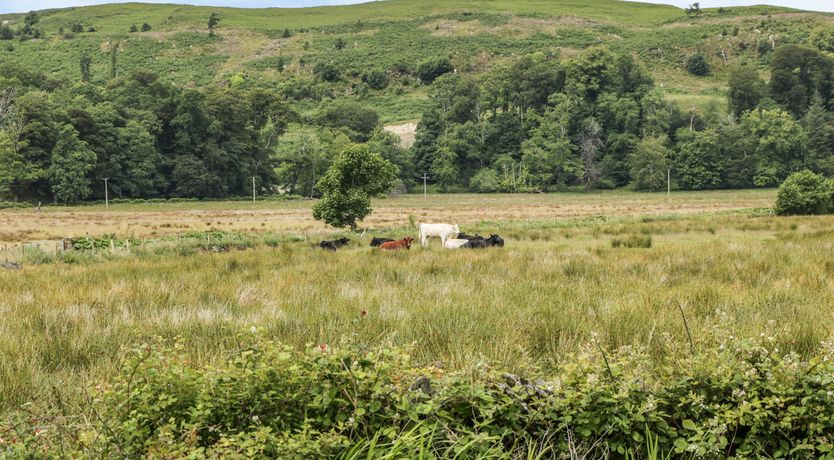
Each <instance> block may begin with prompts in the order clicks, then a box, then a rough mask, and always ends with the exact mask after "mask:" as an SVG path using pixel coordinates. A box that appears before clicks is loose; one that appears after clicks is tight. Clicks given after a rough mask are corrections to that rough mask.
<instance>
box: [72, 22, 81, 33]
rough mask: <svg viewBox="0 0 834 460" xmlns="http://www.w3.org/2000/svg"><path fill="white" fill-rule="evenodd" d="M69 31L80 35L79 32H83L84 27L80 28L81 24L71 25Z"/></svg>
mask: <svg viewBox="0 0 834 460" xmlns="http://www.w3.org/2000/svg"><path fill="white" fill-rule="evenodd" d="M70 30H71V31H72V32H73V33H76V34H80V33H81V32H84V26H82V25H81V24H77V23H76V24H73V25H72V27H70Z"/></svg>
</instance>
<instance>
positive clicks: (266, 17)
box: [0, 0, 834, 123]
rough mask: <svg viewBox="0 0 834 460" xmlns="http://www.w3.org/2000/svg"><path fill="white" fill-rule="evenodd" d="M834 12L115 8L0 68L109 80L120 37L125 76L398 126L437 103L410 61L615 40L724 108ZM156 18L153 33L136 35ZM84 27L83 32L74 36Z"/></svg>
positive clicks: (691, 101) (419, 4) (68, 20)
mask: <svg viewBox="0 0 834 460" xmlns="http://www.w3.org/2000/svg"><path fill="white" fill-rule="evenodd" d="M212 12H216V13H218V14H219V17H220V23H219V26H218V28H217V34H216V36H215V37H209V36H208V34H207V32H206V20H207V18H208V16H209V14H211V13H212ZM24 16H25V15H20V14H18V15H2V16H0V21H3V22H4V23H6V25H8V26H9V27H10V28H12V29H15V28H17V27H20V26H21V23H22V21H23V18H24ZM832 19H834V18H832V16H831V15H824V14H820V13H806V12H800V11H796V10H788V9H784V8H777V7H749V8H727V9H721V10H706V11H704V12H703V13H702V14H701V15H699V16H697V17H688V16H687V15H686V14H685V13H684V11H683V10H681V9H678V8H675V7H671V6H662V5H649V4H642V3H631V2H622V1H616V0H591V1H558V2H553V1H542V0H521V1H500V0H496V1H483V0H482V1H474V0H470V1H462V2H441V1H438V0H417V1H413V0H387V1H383V2H373V3H367V4H360V5H351V6H339V7H319V8H305V9H280V8H271V9H236V8H212V7H194V6H182V5H150V4H141V3H131V4H118V5H115V4H112V5H101V6H91V7H82V8H69V9H60V10H46V11H43V12H41V14H40V21H39V23H38V24H37V27H38V28H39V29H41V30H42V31H43V35H44V38H42V39H31V40H27V41H18V40H16V39H15V40H8V41H0V66H10V65H14V66H21V67H24V68H27V69H31V70H35V71H39V72H46V73H49V74H51V75H53V76H55V77H59V78H63V79H67V80H70V81H74V80H79V79H80V72H79V56H80V55H81V54H82V52H85V51H86V52H88V53H90V55H91V57H92V65H91V71H92V79H93V81H94V82H96V81H98V82H105V81H106V80H107V79H108V78H109V65H110V57H109V52H108V51H109V47H110V44H111V43H118V46H119V54H118V71H119V73H128V72H131V71H133V70H136V69H146V70H151V71H153V72H156V73H157V74H159V75H160V76H161V77H162V78H164V79H167V80H169V81H171V82H173V83H175V84H177V85H180V86H186V87H189V86H196V87H203V86H206V85H227V84H229V83H230V81H231V82H232V83H233V84H246V82H257V83H258V84H259V85H261V86H272V87H275V88H282V89H283V92H284V93H285V94H286V93H292V94H295V95H296V96H297V97H296V99H297V100H298V105H299V107H300V108H301V109H302V111H303V110H304V109H305V108H311V107H313V105H314V104H315V102H314V100H316V99H318V98H319V97H320V96H321V95H322V93H324V94H325V95H332V96H334V97H356V98H360V99H363V100H364V101H365V102H366V103H367V104H369V105H371V106H372V107H373V108H375V109H376V110H377V111H378V112H379V114H380V117H381V119H382V121H383V122H385V123H396V122H402V121H409V120H414V119H417V118H419V116H420V114H421V113H422V111H423V109H424V107H425V101H426V89H425V86H421V85H420V84H419V82H417V81H415V80H414V79H413V78H409V77H408V76H404V75H400V74H399V73H398V72H397V69H398V68H399V67H401V66H405V65H413V64H414V63H416V62H419V61H421V60H423V59H425V58H428V57H432V56H436V55H443V54H447V55H449V56H450V58H451V59H452V62H453V64H454V65H455V67H456V69H457V70H458V71H461V72H467V73H474V74H480V73H482V72H484V71H486V70H488V69H489V68H490V67H492V66H494V65H495V64H496V63H499V62H502V61H504V60H508V59H510V58H512V57H514V56H518V55H523V54H528V53H530V52H533V51H544V52H547V53H558V54H560V55H562V56H571V55H574V54H576V53H577V52H578V51H579V50H582V49H584V48H587V47H589V46H593V45H598V44H605V45H607V46H608V47H609V48H610V49H612V50H613V51H615V52H627V53H631V54H633V55H634V56H635V57H636V58H637V59H638V61H641V62H642V63H643V65H644V66H646V67H647V68H648V70H649V71H650V73H651V74H652V76H653V77H654V79H655V82H656V84H657V86H658V88H660V90H661V91H662V92H663V93H664V94H665V96H666V97H667V98H668V99H669V100H671V101H674V102H675V103H677V104H678V105H679V106H680V107H682V108H685V109H686V110H689V109H690V107H692V106H695V107H704V106H706V105H708V104H710V103H719V104H723V98H724V91H725V82H726V75H725V74H724V71H723V69H724V68H725V67H726V66H727V65H728V64H731V63H733V62H735V61H740V60H755V59H759V56H758V53H757V50H758V49H759V47H758V46H759V43H762V42H765V43H773V42H775V43H777V44H784V43H794V42H802V41H803V40H804V39H805V38H807V34H808V33H809V30H810V29H812V28H813V25H815V24H817V23H820V22H824V21H832ZM144 23H147V24H148V25H149V26H150V30H148V31H145V32H142V31H139V32H135V33H130V32H129V30H130V28H131V26H133V25H136V26H137V27H138V28H140V29H141V26H142V25H143V24H144ZM74 25H75V26H76V28H78V26H81V28H82V29H83V32H80V33H72V32H71V30H72V28H73V26H74ZM91 28H92V29H94V30H95V31H93V32H89V31H88V30H91ZM76 30H77V29H76ZM62 31H63V32H62ZM339 48H340V49H339ZM696 52H702V53H703V54H704V55H705V56H706V57H707V60H708V61H709V62H710V64H711V65H712V68H713V69H714V72H713V74H712V75H711V76H708V77H694V76H692V75H690V74H688V73H687V72H686V69H685V66H686V59H687V57H688V56H690V55H692V54H694V53H696ZM320 63H326V64H332V65H333V66H334V67H335V68H337V69H338V71H339V73H340V75H339V77H338V78H337V79H336V80H337V81H332V82H327V83H326V84H324V85H315V84H313V81H312V79H311V78H306V77H311V76H312V75H313V69H314V67H315V66H316V64H320ZM369 68H373V69H380V70H382V71H384V72H386V73H387V74H388V75H390V84H388V85H387V86H386V87H384V88H382V89H373V88H371V87H369V86H368V85H366V84H364V83H363V82H362V79H361V76H362V74H363V72H365V71H367V70H368V69H369ZM288 85H290V86H291V87H290V88H288Z"/></svg>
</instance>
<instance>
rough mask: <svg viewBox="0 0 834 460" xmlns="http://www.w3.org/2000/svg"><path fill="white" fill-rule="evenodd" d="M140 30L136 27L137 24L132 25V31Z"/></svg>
mask: <svg viewBox="0 0 834 460" xmlns="http://www.w3.org/2000/svg"><path fill="white" fill-rule="evenodd" d="M134 32H139V28H138V27H136V24H133V25H132V26H130V33H134Z"/></svg>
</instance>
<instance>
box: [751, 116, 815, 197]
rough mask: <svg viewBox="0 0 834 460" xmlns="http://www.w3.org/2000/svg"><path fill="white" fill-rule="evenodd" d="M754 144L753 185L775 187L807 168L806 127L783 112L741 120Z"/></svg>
mask: <svg viewBox="0 0 834 460" xmlns="http://www.w3.org/2000/svg"><path fill="white" fill-rule="evenodd" d="M741 128H742V129H743V130H744V131H746V133H747V134H748V135H749V136H750V138H751V142H752V144H753V146H752V148H753V155H754V158H755V166H754V171H753V185H755V186H757V187H768V186H770V187H773V186H776V185H777V184H779V183H780V182H781V181H782V180H784V179H785V178H786V177H787V176H788V174H789V173H790V172H791V171H797V170H799V169H802V168H803V167H804V166H805V162H806V154H807V146H806V137H805V133H804V131H803V130H802V127H801V126H800V125H799V123H797V122H796V121H795V120H794V119H793V117H791V115H790V114H789V113H787V112H785V111H783V110H781V109H774V110H763V109H760V110H754V111H751V112H748V113H746V114H745V115H744V116H742V118H741Z"/></svg>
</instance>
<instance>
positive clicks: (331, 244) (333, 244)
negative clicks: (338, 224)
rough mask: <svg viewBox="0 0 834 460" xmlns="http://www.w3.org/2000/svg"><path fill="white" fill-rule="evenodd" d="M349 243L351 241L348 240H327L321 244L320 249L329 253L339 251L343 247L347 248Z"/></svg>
mask: <svg viewBox="0 0 834 460" xmlns="http://www.w3.org/2000/svg"><path fill="white" fill-rule="evenodd" d="M348 241H350V240H349V239H347V238H339V239H338V240H331V241H327V240H325V241H322V242H321V243H319V247H320V248H322V249H327V250H328V251H335V250H336V249H339V248H340V247H342V246H346V245H347V244H348Z"/></svg>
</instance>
